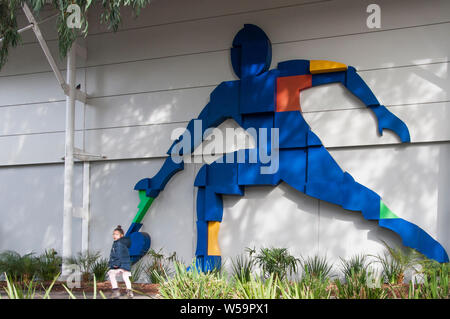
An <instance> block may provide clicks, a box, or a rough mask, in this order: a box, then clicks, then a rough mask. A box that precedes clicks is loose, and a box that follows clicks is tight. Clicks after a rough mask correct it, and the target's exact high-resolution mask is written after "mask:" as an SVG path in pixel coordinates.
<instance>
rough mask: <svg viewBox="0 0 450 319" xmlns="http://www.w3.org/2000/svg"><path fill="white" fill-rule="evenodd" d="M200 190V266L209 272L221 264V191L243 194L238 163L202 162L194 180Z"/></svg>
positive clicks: (198, 211)
mask: <svg viewBox="0 0 450 319" xmlns="http://www.w3.org/2000/svg"><path fill="white" fill-rule="evenodd" d="M194 185H195V186H197V187H198V192H197V249H196V252H195V256H196V263H197V268H198V269H201V270H202V271H203V272H208V271H211V270H214V269H219V268H220V267H221V259H222V258H221V253H220V247H219V228H220V223H221V222H222V216H223V202H222V194H227V195H243V194H244V192H243V188H242V187H240V186H239V185H237V164H235V163H233V164H228V163H217V162H214V163H212V164H210V165H203V166H202V168H201V169H200V171H199V172H198V174H197V177H196V179H195V184H194Z"/></svg>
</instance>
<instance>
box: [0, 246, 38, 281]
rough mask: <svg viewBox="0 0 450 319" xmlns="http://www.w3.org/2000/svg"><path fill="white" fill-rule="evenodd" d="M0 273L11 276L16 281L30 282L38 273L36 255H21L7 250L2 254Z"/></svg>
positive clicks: (0, 256) (0, 257) (0, 255)
mask: <svg viewBox="0 0 450 319" xmlns="http://www.w3.org/2000/svg"><path fill="white" fill-rule="evenodd" d="M0 271H1V272H4V273H6V274H7V275H9V276H11V278H12V280H14V281H23V282H29V281H31V280H33V279H34V277H35V276H36V273H37V271H38V260H37V258H36V257H35V256H34V253H28V254H25V255H23V256H22V255H20V254H19V253H17V252H15V251H12V250H7V251H4V252H2V253H1V254H0Z"/></svg>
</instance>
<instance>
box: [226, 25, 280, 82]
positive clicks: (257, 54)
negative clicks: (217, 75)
mask: <svg viewBox="0 0 450 319" xmlns="http://www.w3.org/2000/svg"><path fill="white" fill-rule="evenodd" d="M271 60H272V45H271V43H270V40H269V38H268V37H267V35H266V34H265V32H264V31H263V30H261V29H260V28H259V27H257V26H256V25H253V24H244V27H243V28H242V29H241V30H240V31H239V32H238V33H237V34H236V36H235V37H234V39H233V47H232V48H231V64H232V65H233V70H234V73H235V74H236V75H237V76H238V77H239V78H241V79H242V78H245V77H248V76H256V75H259V74H261V73H263V72H266V71H267V70H269V68H270V63H271Z"/></svg>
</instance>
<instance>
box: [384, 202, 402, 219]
mask: <svg viewBox="0 0 450 319" xmlns="http://www.w3.org/2000/svg"><path fill="white" fill-rule="evenodd" d="M392 218H398V216H397V215H395V214H394V213H393V212H392V211H391V210H390V209H389V208H388V207H387V206H386V205H385V204H384V203H383V201H380V219H392Z"/></svg>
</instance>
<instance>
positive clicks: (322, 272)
mask: <svg viewBox="0 0 450 319" xmlns="http://www.w3.org/2000/svg"><path fill="white" fill-rule="evenodd" d="M301 266H302V269H303V277H305V276H310V277H314V278H321V279H325V278H328V277H329V276H330V274H331V270H332V268H333V266H332V265H331V264H330V263H329V262H328V260H327V258H326V257H320V256H319V255H315V256H314V257H308V258H304V259H303V260H302V263H301Z"/></svg>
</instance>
